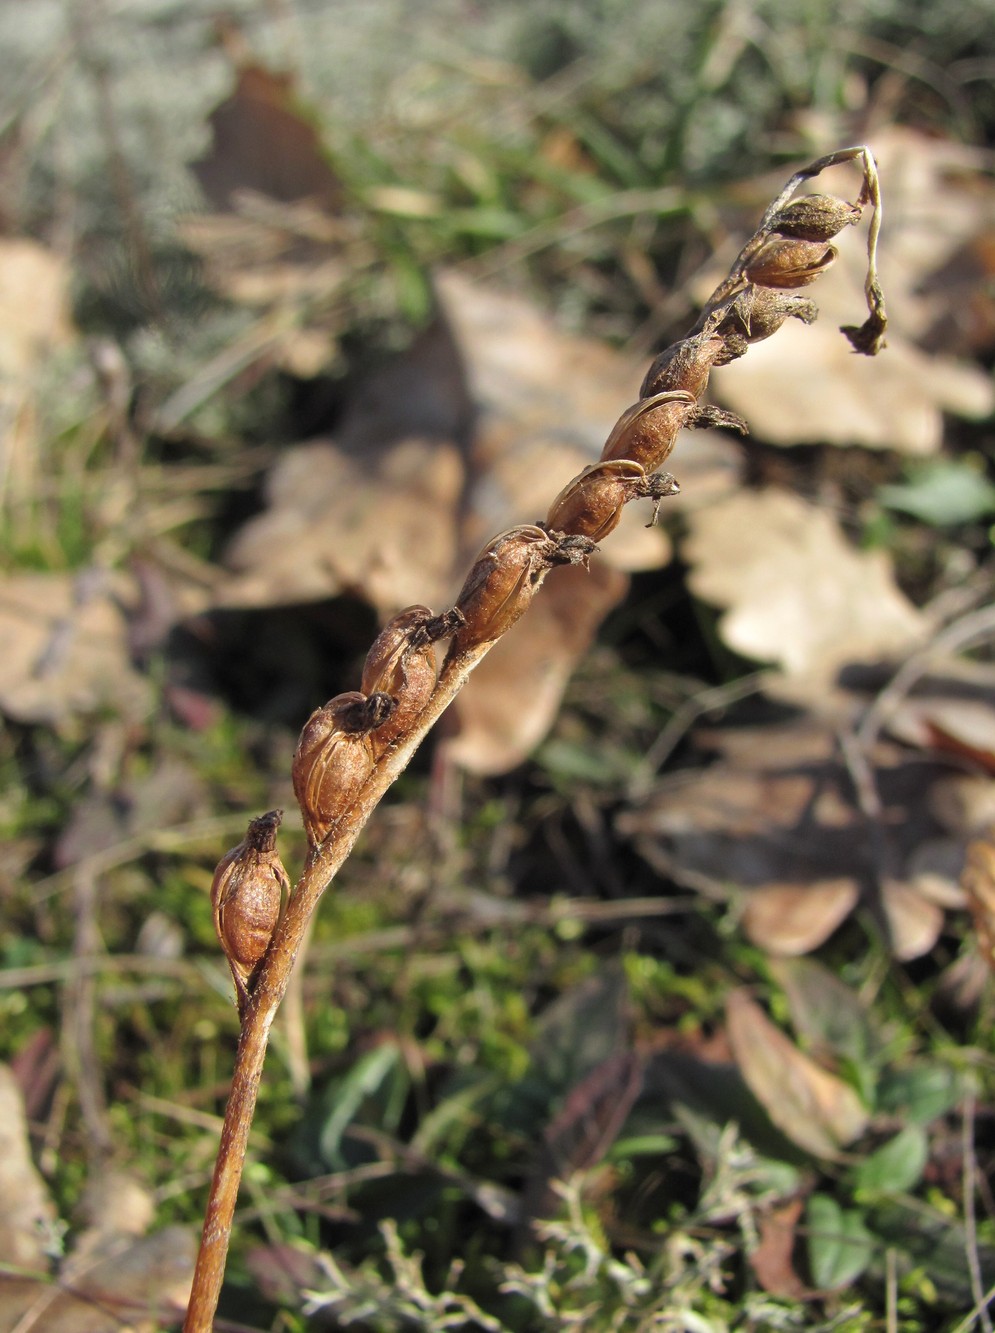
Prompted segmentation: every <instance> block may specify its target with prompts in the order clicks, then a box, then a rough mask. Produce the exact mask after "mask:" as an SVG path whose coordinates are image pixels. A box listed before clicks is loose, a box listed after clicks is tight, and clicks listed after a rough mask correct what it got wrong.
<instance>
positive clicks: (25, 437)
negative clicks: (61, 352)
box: [0, 237, 72, 500]
mask: <svg viewBox="0 0 995 1333" xmlns="http://www.w3.org/2000/svg"><path fill="white" fill-rule="evenodd" d="M70 280H71V278H70V273H69V269H68V266H67V265H66V263H65V261H64V260H63V259H61V258H60V257H59V256H58V255H55V254H53V253H52V251H51V250H47V249H45V247H44V246H42V245H39V244H38V243H37V242H36V241H30V240H26V239H24V238H21V237H4V238H0V441H2V446H0V500H2V499H3V498H4V497H5V496H10V497H14V498H21V497H24V496H30V495H34V494H36V493H37V486H38V484H39V483H40V482H41V480H42V477H41V468H42V466H43V463H42V460H41V456H40V453H39V450H38V448H37V442H36V431H37V417H38V408H37V398H36V391H37V386H36V384H35V380H36V377H37V375H38V371H39V369H40V368H41V367H42V365H43V364H44V362H45V360H46V359H47V358H49V357H51V356H52V354H53V353H54V352H55V351H57V350H58V349H59V348H60V347H64V346H65V345H66V344H67V343H68V342H69V341H70V339H71V337H72V328H71V323H70V318H69V306H70V300H69V287H70Z"/></svg>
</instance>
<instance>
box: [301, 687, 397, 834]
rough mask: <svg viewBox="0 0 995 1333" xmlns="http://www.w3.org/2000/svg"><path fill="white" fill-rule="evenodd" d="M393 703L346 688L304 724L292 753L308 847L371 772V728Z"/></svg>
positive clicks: (385, 716) (382, 696) (382, 719)
mask: <svg viewBox="0 0 995 1333" xmlns="http://www.w3.org/2000/svg"><path fill="white" fill-rule="evenodd" d="M394 707H395V705H394V701H393V699H392V698H391V696H390V695H387V694H382V693H379V694H373V695H370V696H367V695H365V694H361V693H360V692H359V691H358V690H350V691H348V692H347V693H346V694H337V695H336V696H335V698H334V699H330V700H329V701H328V703H327V704H325V705H324V707H323V708H317V709H315V711H314V712H313V713H312V714H311V716H310V717H309V718H308V720H307V722H306V723H305V724H304V730H303V731H302V732H301V738H300V740H299V741H298V743H297V752H296V754H295V755H294V765H293V781H294V795H295V796H296V797H297V802H298V804H299V805H300V807H301V814H302V816H303V818H304V828H305V830H306V831H307V835H308V841H309V842H310V843H311V845H312V846H314V847H317V846H319V845H320V844H321V843H322V842H324V840H325V838H326V837H327V836H328V831H329V829H330V828H331V826H332V825H333V824H334V823H335V821H336V820H337V819H338V818H339V817H340V816H341V815H342V814H344V813H345V811H346V810H347V809H348V808H349V805H350V804H351V802H352V800H353V798H354V797H355V795H356V793H357V792H358V791H359V789H360V787H361V786H362V785H363V783H364V782H365V781H366V779H367V778H368V777H369V775H370V773H371V772H372V770H373V764H374V761H375V759H376V753H375V749H374V745H373V742H372V740H371V733H372V732H373V730H374V728H376V727H377V726H382V725H383V723H384V722H385V721H386V720H387V719H388V718H389V717H390V715H391V713H392V712H393V711H394Z"/></svg>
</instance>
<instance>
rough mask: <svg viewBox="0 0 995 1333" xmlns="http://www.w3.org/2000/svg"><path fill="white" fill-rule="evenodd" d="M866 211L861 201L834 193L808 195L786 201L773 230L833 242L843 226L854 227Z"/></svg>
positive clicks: (787, 234)
mask: <svg viewBox="0 0 995 1333" xmlns="http://www.w3.org/2000/svg"><path fill="white" fill-rule="evenodd" d="M862 212H863V210H862V209H861V207H860V206H859V204H851V203H850V202H849V200H847V199H838V198H837V197H836V195H833V194H809V195H805V196H804V197H803V198H801V199H795V200H794V201H793V202H792V203H790V204H786V205H785V206H784V208H782V209H781V210H780V211H779V212H778V213H775V214H774V217H773V219H772V220H771V224H770V226H771V231H778V232H780V233H781V235H782V236H795V237H797V238H798V239H799V240H802V241H831V240H832V239H833V237H834V236H838V235H839V233H840V232H841V231H842V230H843V228H844V227H852V226H855V225H856V223H858V222H859V221H860V216H861V213H862Z"/></svg>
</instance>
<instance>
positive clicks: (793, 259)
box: [743, 236, 837, 287]
mask: <svg viewBox="0 0 995 1333" xmlns="http://www.w3.org/2000/svg"><path fill="white" fill-rule="evenodd" d="M836 253H837V252H836V247H835V246H834V245H826V244H824V243H822V242H820V241H798V240H795V239H794V238H793V237H789V236H769V237H768V238H767V240H766V241H765V242H764V244H763V245H762V246H761V247H760V249H759V250H758V251H757V253H756V254H755V255H754V256H753V258H752V259H750V260H749V262H748V263H747V265H746V267H745V269H744V270H743V271H744V274H745V276H746V278H747V279H748V280H749V281H750V282H755V283H758V284H759V285H760V286H762V287H807V286H808V284H809V283H810V282H815V280H816V278H821V277H822V275H823V273H825V271H826V269H828V268H829V267H831V265H832V264H834V263H835V262H836Z"/></svg>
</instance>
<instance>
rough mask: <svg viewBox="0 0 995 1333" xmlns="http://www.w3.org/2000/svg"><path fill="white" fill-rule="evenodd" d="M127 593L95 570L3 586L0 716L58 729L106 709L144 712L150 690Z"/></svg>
mask: <svg viewBox="0 0 995 1333" xmlns="http://www.w3.org/2000/svg"><path fill="white" fill-rule="evenodd" d="M121 591H125V592H127V591H130V590H129V589H128V587H127V585H126V584H124V583H123V582H122V580H120V579H118V578H113V579H112V578H111V576H110V575H108V574H106V573H102V572H100V571H97V570H88V571H85V572H84V573H83V574H80V575H76V576H73V575H71V574H61V573H59V574H41V573H19V574H9V575H7V576H6V577H5V578H3V579H2V580H0V710H2V711H3V712H4V713H6V714H7V715H8V716H9V717H12V718H16V719H17V720H18V721H21V722H45V723H48V724H52V725H56V724H59V723H61V722H63V721H65V719H66V718H68V717H70V716H71V715H73V714H75V713H90V712H94V711H96V710H98V709H100V708H103V707H105V706H109V707H112V708H113V709H114V710H115V711H116V712H118V713H124V714H128V713H137V712H141V711H143V710H144V709H145V707H146V705H147V700H148V685H147V682H146V681H145V680H144V678H143V677H142V676H140V675H139V674H138V673H137V672H136V671H135V670H134V669H133V667H132V665H131V662H130V658H129V646H128V636H127V625H126V622H125V617H124V615H123V614H122V611H121V608H120V605H119V598H118V596H117V594H118V593H120V592H121Z"/></svg>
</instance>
